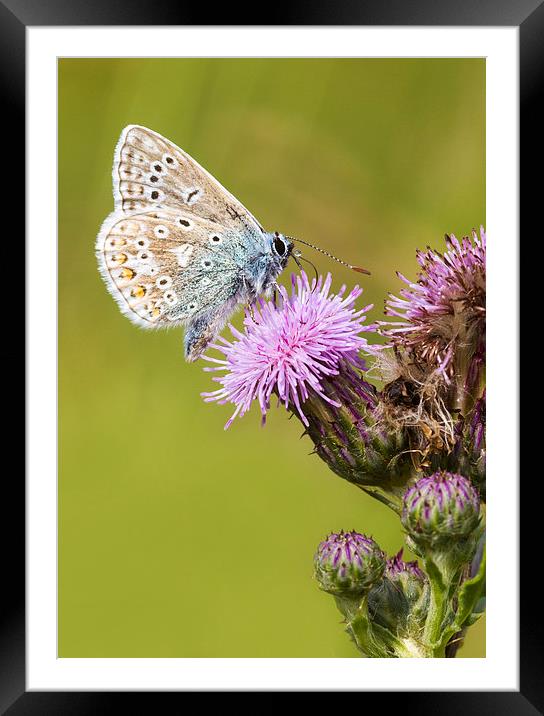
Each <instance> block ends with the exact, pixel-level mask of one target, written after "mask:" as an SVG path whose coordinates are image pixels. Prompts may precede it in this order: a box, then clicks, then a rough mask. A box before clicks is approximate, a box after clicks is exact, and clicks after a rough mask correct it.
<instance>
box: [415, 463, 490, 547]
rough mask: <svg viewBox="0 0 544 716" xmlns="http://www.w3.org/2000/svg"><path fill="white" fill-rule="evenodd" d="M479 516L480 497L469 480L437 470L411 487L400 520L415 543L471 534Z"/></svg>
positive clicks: (448, 539)
mask: <svg viewBox="0 0 544 716" xmlns="http://www.w3.org/2000/svg"><path fill="white" fill-rule="evenodd" d="M479 516H480V499H479V497H478V493H477V491H476V490H475V489H474V487H473V486H472V484H471V483H470V481H469V480H467V479H466V477H463V476H462V475H458V474H455V473H451V472H441V471H438V472H435V473H433V474H432V475H430V476H429V477H422V478H420V479H419V480H418V481H417V482H416V483H415V484H414V485H412V486H411V487H410V488H408V490H407V491H406V494H405V495H404V501H403V509H402V515H401V520H402V523H403V525H404V527H405V529H406V531H407V532H408V534H409V535H410V537H412V539H413V540H414V542H415V543H416V544H417V543H431V544H438V543H439V542H444V541H451V540H455V539H462V538H464V537H468V536H469V535H470V534H471V533H472V532H473V531H474V530H475V528H476V527H477V525H478V523H479Z"/></svg>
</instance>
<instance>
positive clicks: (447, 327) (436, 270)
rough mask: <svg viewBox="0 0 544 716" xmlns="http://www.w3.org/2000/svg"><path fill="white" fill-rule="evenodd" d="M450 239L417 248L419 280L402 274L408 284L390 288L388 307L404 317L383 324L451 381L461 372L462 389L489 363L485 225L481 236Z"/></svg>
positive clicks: (417, 359)
mask: <svg viewBox="0 0 544 716" xmlns="http://www.w3.org/2000/svg"><path fill="white" fill-rule="evenodd" d="M446 244H447V250H446V251H445V252H444V254H441V253H439V252H438V251H434V250H433V249H430V248H429V249H428V250H427V251H424V252H422V251H418V253H417V260H418V263H419V265H420V267H421V270H420V272H419V274H418V277H417V281H416V282H412V281H410V280H409V279H407V278H406V277H405V276H403V275H402V274H400V273H398V274H397V275H398V276H399V278H400V279H401V280H402V281H404V283H406V284H407V286H408V288H405V289H402V290H401V291H400V292H399V293H400V296H394V295H391V294H390V296H389V299H388V300H387V301H386V305H385V312H386V315H388V316H395V317H396V318H400V319H401V320H400V321H395V322H392V321H388V322H385V321H383V322H380V325H382V326H384V329H383V332H384V334H385V335H387V336H388V337H389V338H390V341H391V344H392V345H393V346H394V347H396V348H397V349H401V350H404V351H406V352H407V354H408V356H409V357H410V358H411V359H412V361H413V362H414V363H415V364H417V365H419V366H427V370H429V371H430V372H436V373H438V374H439V375H441V376H442V377H443V379H444V381H445V382H446V383H447V384H450V383H451V382H452V381H453V380H454V377H455V379H456V380H457V379H458V374H459V373H460V372H461V373H462V378H463V380H464V385H462V386H458V387H459V388H460V392H463V391H464V392H465V393H466V392H469V393H470V392H472V391H474V390H475V389H476V388H477V386H478V382H479V379H480V376H481V373H482V370H483V365H484V363H485V314H486V312H485V294H486V291H485V258H486V236H485V231H484V229H483V227H481V228H480V236H478V235H477V234H476V232H475V231H473V232H472V237H471V238H469V237H468V236H465V237H464V238H463V239H462V240H461V241H459V240H458V239H457V238H456V237H455V236H453V235H450V236H446ZM456 407H460V406H456Z"/></svg>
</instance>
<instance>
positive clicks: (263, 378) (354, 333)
mask: <svg viewBox="0 0 544 716" xmlns="http://www.w3.org/2000/svg"><path fill="white" fill-rule="evenodd" d="M331 283H332V277H331V275H330V274H328V275H327V277H326V279H325V280H323V279H322V278H319V280H317V281H316V280H313V281H312V282H311V283H310V281H309V280H308V277H307V276H306V274H305V273H304V272H302V273H301V275H300V276H295V275H293V277H292V292H291V294H290V295H289V294H288V292H287V291H286V290H285V289H284V288H283V287H280V288H279V292H280V296H281V301H280V305H279V306H277V305H275V303H274V302H272V301H269V302H265V301H262V300H261V301H260V302H259V304H258V305H257V306H256V308H255V311H254V313H253V315H252V314H251V313H249V312H248V313H247V314H246V317H245V321H244V332H243V333H241V332H240V331H238V330H237V329H236V328H234V327H233V326H230V330H231V333H232V335H233V337H234V339H235V340H234V341H232V342H230V341H228V340H226V339H224V338H219V340H218V343H217V344H216V345H214V346H212V347H213V348H215V349H217V350H219V351H220V352H222V353H223V355H224V356H225V357H224V358H223V359H218V358H212V357H210V356H204V358H205V359H206V360H208V361H210V362H213V363H215V364H216V367H214V368H208V369H207V370H212V371H214V370H217V371H225V375H222V376H221V377H216V378H215V380H216V381H217V382H218V383H220V385H221V387H220V388H219V389H218V390H216V391H214V392H211V393H204V394H203V395H204V397H205V399H206V400H207V401H217V402H218V403H220V404H225V403H232V404H233V405H234V406H235V410H234V413H233V415H232V417H231V418H230V420H229V421H228V422H227V424H226V425H225V428H228V427H229V425H230V424H231V423H232V421H233V420H234V418H235V417H236V416H237V415H240V416H242V415H244V414H245V413H246V412H247V411H248V410H249V408H250V406H251V404H252V402H253V401H254V400H257V401H258V402H259V405H260V408H261V414H262V416H263V422H264V420H265V418H266V413H267V411H268V410H269V407H270V399H271V397H272V394H273V393H275V394H277V396H278V399H279V402H281V403H283V404H284V405H285V407H286V408H292V409H293V410H294V411H296V413H297V414H298V416H299V417H300V419H301V421H302V422H303V424H304V425H305V426H308V424H309V422H308V418H307V416H306V414H305V410H304V408H303V405H304V403H305V402H306V401H307V400H308V398H309V397H310V396H318V397H319V398H320V399H321V400H322V401H324V402H326V403H329V404H331V405H335V404H337V403H336V401H335V400H334V399H333V398H331V397H330V396H329V395H327V393H326V392H325V390H324V388H323V383H324V381H325V380H326V379H328V378H331V377H333V376H337V375H338V374H339V373H340V371H341V369H342V367H343V366H349V367H352V368H357V369H359V370H365V368H366V365H365V361H364V359H363V358H362V357H361V356H360V351H361V350H365V351H372V350H373V349H372V348H371V347H370V346H369V345H368V344H367V341H366V338H365V337H364V336H362V335H361V333H365V332H368V331H373V330H374V326H371V325H364V321H365V319H366V315H365V314H366V312H367V311H368V310H369V309H370V308H372V306H366V307H365V308H362V309H361V310H358V311H357V310H356V309H355V308H354V303H355V300H356V299H357V298H358V297H359V296H360V295H361V293H362V289H361V288H359V287H357V286H356V287H355V288H354V289H353V290H352V291H350V293H348V294H347V295H346V288H345V286H344V287H342V288H341V289H340V291H339V292H338V293H337V294H336V295H334V294H331V293H330V288H331Z"/></svg>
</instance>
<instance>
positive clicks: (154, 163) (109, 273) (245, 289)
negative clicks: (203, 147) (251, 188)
mask: <svg viewBox="0 0 544 716" xmlns="http://www.w3.org/2000/svg"><path fill="white" fill-rule="evenodd" d="M113 191H114V200H115V209H114V211H113V213H112V214H110V216H109V217H108V218H107V219H106V221H105V222H104V224H103V225H102V228H101V230H100V233H99V234H98V238H97V244H96V252H97V257H98V262H99V268H100V271H101V274H102V277H103V278H104V280H105V282H106V285H107V287H108V290H109V291H110V293H111V294H112V295H113V297H114V298H115V300H116V301H117V303H118V305H119V308H120V309H121V311H122V313H124V314H125V315H126V316H127V317H128V318H129V319H130V320H131V321H133V322H134V323H136V324H137V325H139V326H142V327H144V328H163V327H171V326H176V325H185V326H186V333H185V356H186V358H187V360H195V359H196V358H198V356H199V355H200V354H201V353H202V351H203V350H205V348H206V347H207V346H208V345H209V343H211V342H212V341H213V340H214V338H215V337H216V336H217V334H218V333H219V331H220V330H221V328H222V327H223V326H224V324H225V322H226V321H227V320H228V318H229V316H230V315H231V314H232V312H233V311H234V310H235V309H236V308H237V307H238V306H240V305H243V304H247V303H251V302H253V301H254V300H255V299H256V298H257V297H258V296H260V295H263V294H264V295H266V294H267V293H269V292H270V291H271V289H272V288H273V286H274V285H275V282H276V278H277V277H278V275H279V274H280V273H281V271H282V270H283V269H284V267H285V265H286V263H287V260H288V258H289V256H290V254H291V251H292V243H291V242H290V241H289V240H288V239H287V238H285V237H283V236H282V235H281V234H278V233H277V232H275V233H270V232H267V231H265V230H264V229H263V228H262V226H261V225H260V224H259V222H258V221H257V220H256V219H255V217H253V216H252V214H250V213H249V211H248V210H247V209H246V208H245V207H244V206H242V204H240V202H238V200H237V199H235V198H234V197H233V196H232V194H230V193H229V192H228V191H227V190H226V189H225V188H224V187H222V186H221V184H219V182H217V181H216V180H215V179H214V178H213V177H212V176H211V175H210V174H208V172H206V170H205V169H203V168H202V167H201V166H200V165H199V164H197V162H195V160H194V159H192V158H191V157H190V156H189V155H188V154H186V153H185V152H183V150H181V149H180V148H179V147H176V146H175V145H174V144H172V143H171V142H170V141H169V140H167V139H165V138H164V137H162V136H161V135H159V134H157V133H156V132H153V131H152V130H150V129H147V128H145V127H139V126H136V125H130V126H128V127H126V128H125V129H124V130H123V132H122V134H121V137H120V139H119V142H118V144H117V148H116V150H115V156H114V164H113Z"/></svg>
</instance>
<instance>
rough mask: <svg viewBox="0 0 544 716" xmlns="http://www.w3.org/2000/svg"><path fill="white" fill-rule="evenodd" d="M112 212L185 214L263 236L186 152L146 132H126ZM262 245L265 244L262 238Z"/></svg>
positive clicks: (116, 164) (131, 129) (133, 129)
mask: <svg viewBox="0 0 544 716" xmlns="http://www.w3.org/2000/svg"><path fill="white" fill-rule="evenodd" d="M113 193H114V198H115V209H116V210H118V211H122V212H124V213H131V212H133V211H142V210H143V211H149V210H152V209H155V208H157V207H159V208H160V207H169V208H172V209H183V210H184V211H189V212H190V213H192V214H194V215H195V216H200V217H202V218H203V219H206V220H207V221H211V222H215V223H219V224H222V225H225V226H229V227H231V228H238V229H240V230H242V229H246V230H248V229H249V230H251V231H252V232H255V233H256V234H257V235H262V236H264V233H265V232H264V229H263V228H262V227H261V226H260V224H259V222H258V221H257V219H256V218H255V217H254V216H253V215H252V214H250V212H249V211H248V210H247V209H246V208H245V207H244V206H243V205H242V204H241V203H240V202H239V201H238V200H237V199H236V198H235V197H234V196H233V195H232V194H231V193H230V192H228V191H227V190H226V189H225V188H224V187H223V186H222V185H221V184H220V183H219V182H218V181H217V180H216V179H215V178H214V177H213V176H212V175H211V174H209V173H208V172H207V171H206V170H205V169H204V168H203V167H201V166H200V164H198V162H196V161H195V160H194V159H193V158H192V157H190V156H189V155H188V154H187V153H186V152H184V151H183V150H182V149H180V148H179V147H177V146H176V145H175V144H174V143H173V142H170V141H169V140H168V139H166V138H165V137H162V136H161V135H160V134H157V132H153V131H152V130H151V129H147V128H146V127H140V126H138V125H129V126H128V127H125V129H124V130H123V132H122V133H121V137H120V138H119V142H118V143H117V147H116V149H115V157H114V163H113ZM263 241H264V239H263Z"/></svg>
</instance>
